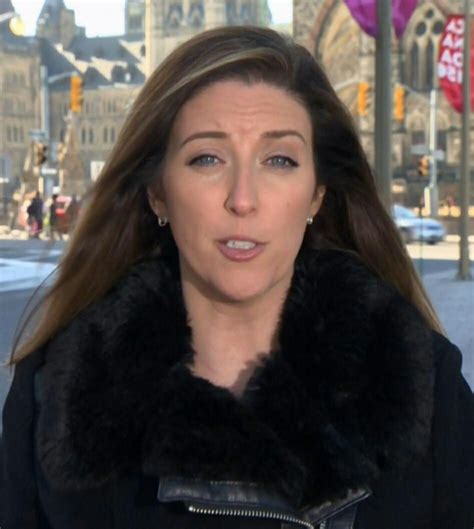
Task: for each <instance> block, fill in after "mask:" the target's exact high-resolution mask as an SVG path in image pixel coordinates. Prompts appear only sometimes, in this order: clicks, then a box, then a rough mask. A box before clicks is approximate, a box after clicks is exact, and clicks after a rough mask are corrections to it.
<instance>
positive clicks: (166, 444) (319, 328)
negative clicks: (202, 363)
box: [37, 250, 433, 504]
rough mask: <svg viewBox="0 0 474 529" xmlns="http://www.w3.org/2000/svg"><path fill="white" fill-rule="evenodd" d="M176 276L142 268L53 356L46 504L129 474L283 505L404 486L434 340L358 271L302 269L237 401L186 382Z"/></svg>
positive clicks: (47, 394)
mask: <svg viewBox="0 0 474 529" xmlns="http://www.w3.org/2000/svg"><path fill="white" fill-rule="evenodd" d="M190 336H191V331H190V328H189V327H188V325H187V322H186V312H185V308H184V306H183V302H182V295H181V290H180V283H179V273H178V271H177V266H176V262H175V261H174V260H171V261H168V260H165V259H162V260H161V261H158V260H154V261H148V262H144V263H141V264H139V265H137V266H136V267H134V268H133V269H132V270H131V272H130V273H129V275H127V277H126V278H125V279H124V280H123V281H122V282H121V283H120V284H119V285H118V287H117V288H115V289H114V291H113V292H111V293H110V294H109V295H108V296H107V297H106V298H104V299H103V300H102V301H100V302H99V303H96V304H94V305H93V306H91V307H90V308H88V309H87V310H86V311H84V312H83V313H82V314H81V315H80V316H79V317H77V318H76V319H75V320H74V321H73V323H72V324H71V325H70V326H69V327H68V328H67V329H65V330H64V331H63V332H62V333H60V334H59V335H58V336H57V337H56V338H55V339H54V340H53V341H52V342H51V343H50V345H49V347H48V349H47V353H46V358H47V362H46V363H45V365H44V366H43V368H42V370H41V375H40V377H39V379H38V381H39V384H38V386H39V387H38V391H39V399H40V401H41V404H42V405H41V411H40V414H39V418H38V429H37V432H38V437H37V439H38V441H37V451H38V455H39V459H40V462H41V465H42V468H43V470H44V472H45V474H46V476H47V477H48V479H49V480H50V482H51V484H52V486H53V487H54V488H59V489H63V490H81V489H83V488H89V487H95V486H99V485H101V484H103V483H106V482H108V481H109V480H111V479H113V478H116V477H120V476H122V475H124V474H126V473H129V472H132V473H137V472H143V473H145V474H148V475H155V476H164V475H170V476H184V477H195V478H202V479H216V480H219V479H225V480H238V481H240V480H244V481H251V482H257V483H261V484H264V485H267V486H269V487H272V488H276V489H277V490H278V492H280V493H283V494H285V495H286V496H287V497H289V498H290V499H291V500H292V501H293V503H295V504H301V503H302V502H307V501H318V500H321V501H322V500H326V499H330V498H332V497H335V496H337V495H339V494H342V493H344V492H345V491H346V490H347V489H348V488H355V487H359V486H370V485H371V484H373V482H374V481H375V480H376V479H377V478H378V477H380V475H381V474H382V473H385V472H396V473H399V472H403V470H404V469H406V468H407V467H408V466H409V465H410V464H411V463H413V462H414V461H416V460H417V459H418V458H419V457H420V456H421V455H422V454H424V453H425V452H426V450H427V447H428V444H429V439H430V426H431V416H432V408H433V402H432V393H433V392H432V385H433V367H432V352H431V333H430V331H429V330H428V329H427V327H426V325H425V324H424V323H423V322H422V321H421V318H420V316H419V315H418V313H417V312H416V311H415V310H414V309H413V308H412V307H411V306H410V305H409V304H407V303H406V302H405V301H404V300H403V299H402V298H401V297H400V296H399V295H397V294H396V293H395V292H394V291H393V290H392V289H391V288H389V287H388V286H387V285H385V284H384V283H383V282H381V281H380V280H379V279H377V278H375V277H374V275H373V274H371V273H370V272H369V271H368V270H367V269H366V268H365V267H364V266H363V265H361V264H360V263H359V262H358V260H357V259H356V258H355V257H352V256H350V255H348V254H347V253H344V252H341V251H335V250H326V251H317V252H316V251H305V252H303V253H302V255H300V256H299V258H298V260H297V264H296V268H295V274H294V278H293V283H292V286H291V289H290V292H289V295H288V299H287V302H286V304H285V306H284V309H283V313H282V317H281V328H280V350H279V351H278V352H274V353H272V354H271V355H270V356H269V357H268V359H267V360H266V361H265V363H264V365H262V366H261V367H260V368H259V369H258V370H257V371H256V372H255V373H254V375H253V377H252V379H251V381H250V383H249V384H248V386H247V389H246V391H245V393H244V395H243V397H242V399H236V398H235V397H233V396H232V394H231V393H230V392H229V391H227V390H225V389H223V388H219V387H215V386H213V385H212V384H210V383H209V382H207V381H205V380H203V379H199V378H197V377H194V376H193V375H191V373H190V372H189V370H188V369H187V367H186V365H187V364H188V363H189V361H190V359H191V358H192V355H193V351H192V349H191V346H190Z"/></svg>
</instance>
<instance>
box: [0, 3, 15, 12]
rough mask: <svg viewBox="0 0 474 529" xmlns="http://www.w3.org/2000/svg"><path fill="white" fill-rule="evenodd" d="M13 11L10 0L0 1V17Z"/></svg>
mask: <svg viewBox="0 0 474 529" xmlns="http://www.w3.org/2000/svg"><path fill="white" fill-rule="evenodd" d="M12 11H15V8H14V7H13V4H12V2H11V0H0V15H3V14H5V13H11V12H12Z"/></svg>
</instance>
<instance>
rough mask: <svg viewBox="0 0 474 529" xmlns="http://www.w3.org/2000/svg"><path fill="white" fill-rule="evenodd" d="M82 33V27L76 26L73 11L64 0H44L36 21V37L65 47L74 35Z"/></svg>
mask: <svg viewBox="0 0 474 529" xmlns="http://www.w3.org/2000/svg"><path fill="white" fill-rule="evenodd" d="M81 30H82V31H81ZM83 33H84V31H83V29H82V28H78V27H77V26H76V17H75V14H74V11H73V10H72V9H68V8H67V7H66V6H65V5H64V0H45V2H44V4H43V7H42V9H41V12H40V14H39V16H38V20H37V22H36V35H37V36H38V37H44V38H46V39H48V40H49V41H50V42H54V43H61V44H62V45H63V47H64V48H67V47H68V46H69V44H70V43H71V41H72V39H73V38H74V37H75V36H76V35H79V34H83Z"/></svg>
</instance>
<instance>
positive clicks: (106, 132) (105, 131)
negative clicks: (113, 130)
mask: <svg viewBox="0 0 474 529" xmlns="http://www.w3.org/2000/svg"><path fill="white" fill-rule="evenodd" d="M108 141H109V129H108V128H107V127H104V143H107V142H108Z"/></svg>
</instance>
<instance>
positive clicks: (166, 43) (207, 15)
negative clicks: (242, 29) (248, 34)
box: [145, 0, 271, 75]
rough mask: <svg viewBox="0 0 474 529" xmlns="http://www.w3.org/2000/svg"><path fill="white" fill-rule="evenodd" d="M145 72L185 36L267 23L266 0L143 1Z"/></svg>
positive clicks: (148, 72) (184, 38)
mask: <svg viewBox="0 0 474 529" xmlns="http://www.w3.org/2000/svg"><path fill="white" fill-rule="evenodd" d="M145 4H146V22H145V42H146V50H147V75H149V74H150V73H151V72H152V71H153V70H154V69H155V68H156V66H157V65H158V64H159V63H160V62H161V61H162V60H163V59H164V57H166V55H168V53H170V52H171V50H173V49H174V48H175V47H176V46H178V45H179V44H180V43H182V42H184V41H185V40H186V39H188V38H189V37H191V36H192V35H195V34H196V33H200V32H201V31H205V30H206V29H211V28H215V27H218V26H227V25H239V24H252V25H259V26H267V25H269V23H270V22H271V14H270V10H269V8H268V2H267V0H145Z"/></svg>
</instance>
